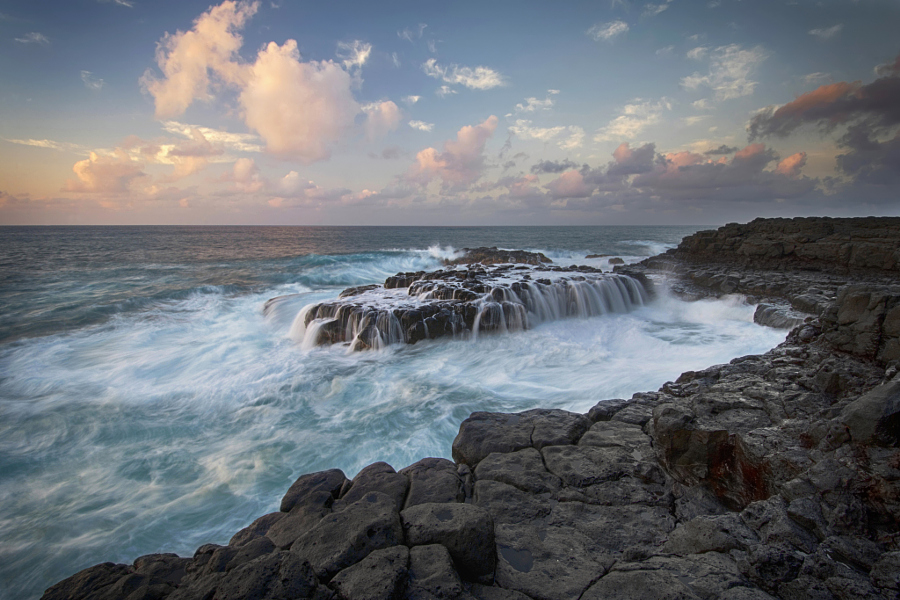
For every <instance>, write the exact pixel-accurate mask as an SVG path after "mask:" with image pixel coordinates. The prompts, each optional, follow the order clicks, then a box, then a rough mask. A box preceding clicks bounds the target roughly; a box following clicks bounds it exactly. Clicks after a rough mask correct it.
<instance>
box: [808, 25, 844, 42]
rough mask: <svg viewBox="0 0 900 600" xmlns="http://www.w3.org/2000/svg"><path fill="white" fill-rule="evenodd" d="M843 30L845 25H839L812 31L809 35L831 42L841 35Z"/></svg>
mask: <svg viewBox="0 0 900 600" xmlns="http://www.w3.org/2000/svg"><path fill="white" fill-rule="evenodd" d="M843 28H844V24H843V23H838V24H837V25H834V26H832V27H826V28H823V29H810V30H809V35H814V36H816V37H817V38H819V39H820V40H830V39H831V38H833V37H834V36H836V35H837V34H839V33H840V32H841V29H843Z"/></svg>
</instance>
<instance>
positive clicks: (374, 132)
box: [362, 100, 402, 141]
mask: <svg viewBox="0 0 900 600" xmlns="http://www.w3.org/2000/svg"><path fill="white" fill-rule="evenodd" d="M362 111H363V112H364V113H366V138H367V139H368V140H369V141H372V140H375V139H378V138H381V137H384V136H385V135H387V133H388V132H390V131H394V130H395V129H397V126H398V125H400V118H401V116H402V115H401V114H400V107H398V106H397V105H396V104H394V103H393V102H391V101H390V100H386V101H383V102H375V103H373V104H366V105H365V106H363V107H362Z"/></svg>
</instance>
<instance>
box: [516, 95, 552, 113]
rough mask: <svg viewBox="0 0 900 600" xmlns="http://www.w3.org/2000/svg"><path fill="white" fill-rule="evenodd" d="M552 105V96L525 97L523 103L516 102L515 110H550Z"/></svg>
mask: <svg viewBox="0 0 900 600" xmlns="http://www.w3.org/2000/svg"><path fill="white" fill-rule="evenodd" d="M552 106H553V98H545V99H543V100H538V99H537V98H525V104H516V112H535V111H537V110H550V108H551V107H552Z"/></svg>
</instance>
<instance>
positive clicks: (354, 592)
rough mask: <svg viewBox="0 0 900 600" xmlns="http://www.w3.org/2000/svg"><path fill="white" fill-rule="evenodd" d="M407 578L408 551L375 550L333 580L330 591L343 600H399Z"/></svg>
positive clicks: (395, 548)
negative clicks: (333, 591)
mask: <svg viewBox="0 0 900 600" xmlns="http://www.w3.org/2000/svg"><path fill="white" fill-rule="evenodd" d="M408 577H409V548H407V547H406V546H394V547H392V548H385V549H384V550H376V551H375V552H372V553H371V554H369V555H368V556H367V557H365V558H364V559H362V560H361V561H359V562H358V563H356V564H355V565H353V566H352V567H348V568H346V569H344V570H343V571H341V572H340V573H338V574H337V575H335V576H334V579H332V580H331V584H330V585H331V587H332V588H333V589H334V590H335V591H336V592H337V593H338V594H339V595H340V597H341V598H344V599H345V600H398V599H399V598H400V597H401V596H402V592H403V588H404V585H405V583H406V580H407V578H408Z"/></svg>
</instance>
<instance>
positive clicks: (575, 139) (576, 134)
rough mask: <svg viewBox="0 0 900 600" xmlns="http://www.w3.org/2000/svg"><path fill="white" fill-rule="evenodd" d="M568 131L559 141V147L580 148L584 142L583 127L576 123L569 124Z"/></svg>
mask: <svg viewBox="0 0 900 600" xmlns="http://www.w3.org/2000/svg"><path fill="white" fill-rule="evenodd" d="M569 132H570V133H569V137H568V138H566V139H564V140H562V141H561V142H559V147H560V148H562V149H563V150H574V149H575V148H580V147H581V145H582V144H583V143H584V129H582V128H581V127H578V126H577V125H570V126H569Z"/></svg>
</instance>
